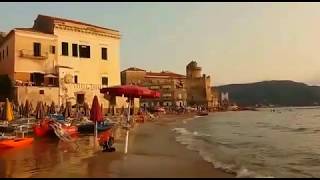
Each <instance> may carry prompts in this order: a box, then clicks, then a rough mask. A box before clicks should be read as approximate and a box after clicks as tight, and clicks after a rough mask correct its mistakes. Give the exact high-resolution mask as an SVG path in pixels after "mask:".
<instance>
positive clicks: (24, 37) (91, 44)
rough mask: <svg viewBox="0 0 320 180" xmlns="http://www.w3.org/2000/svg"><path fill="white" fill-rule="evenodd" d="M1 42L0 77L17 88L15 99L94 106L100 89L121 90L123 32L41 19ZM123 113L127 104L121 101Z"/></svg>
mask: <svg viewBox="0 0 320 180" xmlns="http://www.w3.org/2000/svg"><path fill="white" fill-rule="evenodd" d="M1 40H2V41H0V56H1V58H0V74H8V75H9V77H10V79H11V80H12V81H13V82H14V83H15V99H16V100H17V101H18V102H19V103H21V102H25V100H26V99H29V100H31V101H32V103H33V104H34V105H35V103H36V102H37V101H38V100H42V101H45V102H46V103H51V101H55V102H56V104H60V105H61V104H65V102H66V101H71V102H72V104H75V103H76V102H78V103H80V104H81V103H83V102H84V101H86V102H88V103H89V104H91V102H92V99H93V97H94V95H98V97H99V100H100V101H101V103H102V104H103V106H104V107H108V106H109V101H108V100H106V99H105V98H104V97H103V95H102V94H100V89H101V88H102V87H107V86H113V85H120V76H119V74H120V33H119V31H117V30H112V29H107V28H104V27H98V26H95V25H90V24H87V23H82V22H78V21H73V20H68V19H62V18H56V17H50V16H44V15H39V16H38V17H37V18H36V20H35V21H34V25H33V27H32V28H15V29H13V30H11V31H10V32H9V33H8V34H7V35H5V37H4V38H2V39H1ZM116 104H117V106H119V108H121V107H122V106H124V104H125V99H124V98H121V97H117V98H116Z"/></svg>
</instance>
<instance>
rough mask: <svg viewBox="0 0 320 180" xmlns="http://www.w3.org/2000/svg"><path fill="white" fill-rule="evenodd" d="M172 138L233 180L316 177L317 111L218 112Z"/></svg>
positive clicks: (319, 158)
mask: <svg viewBox="0 0 320 180" xmlns="http://www.w3.org/2000/svg"><path fill="white" fill-rule="evenodd" d="M173 131H175V135H176V140H177V141H178V142H180V143H181V144H184V145H186V148H188V149H190V150H193V151H198V152H199V154H200V155H201V156H202V158H203V159H204V160H206V161H208V162H210V163H212V165H213V166H214V167H215V168H219V169H222V170H224V171H226V172H230V173H235V174H236V175H237V177H320V108H319V107H310V108H293V107H288V108H277V109H275V111H272V109H267V108H266V109H259V111H238V112H217V113H212V114H210V115H209V116H203V117H197V118H195V119H193V120H191V121H185V122H183V123H181V124H179V125H177V126H176V128H174V129H173Z"/></svg>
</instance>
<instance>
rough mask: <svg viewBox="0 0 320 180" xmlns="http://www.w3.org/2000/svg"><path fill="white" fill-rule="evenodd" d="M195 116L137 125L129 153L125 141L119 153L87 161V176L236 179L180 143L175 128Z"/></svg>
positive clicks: (165, 117)
mask: <svg viewBox="0 0 320 180" xmlns="http://www.w3.org/2000/svg"><path fill="white" fill-rule="evenodd" d="M193 117H194V114H185V115H162V117H160V118H158V119H157V120H155V121H154V122H145V123H142V124H137V125H136V126H135V127H134V128H133V130H131V131H130V133H129V146H128V154H126V155H125V154H123V151H124V150H123V149H124V141H117V142H116V144H115V147H116V152H115V153H103V152H97V153H96V154H95V155H94V156H93V157H90V158H88V159H85V160H83V161H84V162H85V163H88V167H92V168H90V169H91V170H90V169H88V173H87V175H86V177H120V178H126V177H141V178H145V177H150V178H157V177H176V178H180V177H200V178H201V177H222V178H231V177H235V175H234V174H230V173H226V172H224V171H222V170H220V169H216V168H214V166H213V164H211V163H209V162H207V161H205V160H203V159H202V157H201V156H200V154H199V153H198V152H196V151H191V150H188V149H187V148H186V147H185V146H184V145H182V144H180V143H178V142H176V139H175V134H174V132H173V131H172V128H174V126H175V125H177V123H181V121H184V120H187V119H191V118H193ZM122 139H124V138H122ZM93 169H94V170H93Z"/></svg>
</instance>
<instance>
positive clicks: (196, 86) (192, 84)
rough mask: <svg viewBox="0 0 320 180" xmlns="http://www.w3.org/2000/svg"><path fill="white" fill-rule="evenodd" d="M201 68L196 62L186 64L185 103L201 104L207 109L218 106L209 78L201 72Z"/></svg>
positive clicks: (191, 104)
mask: <svg viewBox="0 0 320 180" xmlns="http://www.w3.org/2000/svg"><path fill="white" fill-rule="evenodd" d="M201 71H202V68H201V67H199V66H198V64H197V62H195V61H191V62H190V63H189V64H188V65H187V66H186V74H187V78H186V90H187V104H188V105H189V106H202V107H205V108H207V109H209V110H214V109H217V108H218V105H219V102H218V99H219V98H218V96H217V93H215V91H214V90H212V87H211V78H210V76H206V75H205V74H203V75H202V74H201Z"/></svg>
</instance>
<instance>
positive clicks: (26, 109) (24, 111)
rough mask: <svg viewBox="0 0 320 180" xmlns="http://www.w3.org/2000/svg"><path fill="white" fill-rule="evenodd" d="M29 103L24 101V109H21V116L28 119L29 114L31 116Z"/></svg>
mask: <svg viewBox="0 0 320 180" xmlns="http://www.w3.org/2000/svg"><path fill="white" fill-rule="evenodd" d="M31 111H32V109H31V103H29V101H28V99H27V100H26V103H25V105H24V108H23V116H25V117H27V118H29V117H30V114H31Z"/></svg>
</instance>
